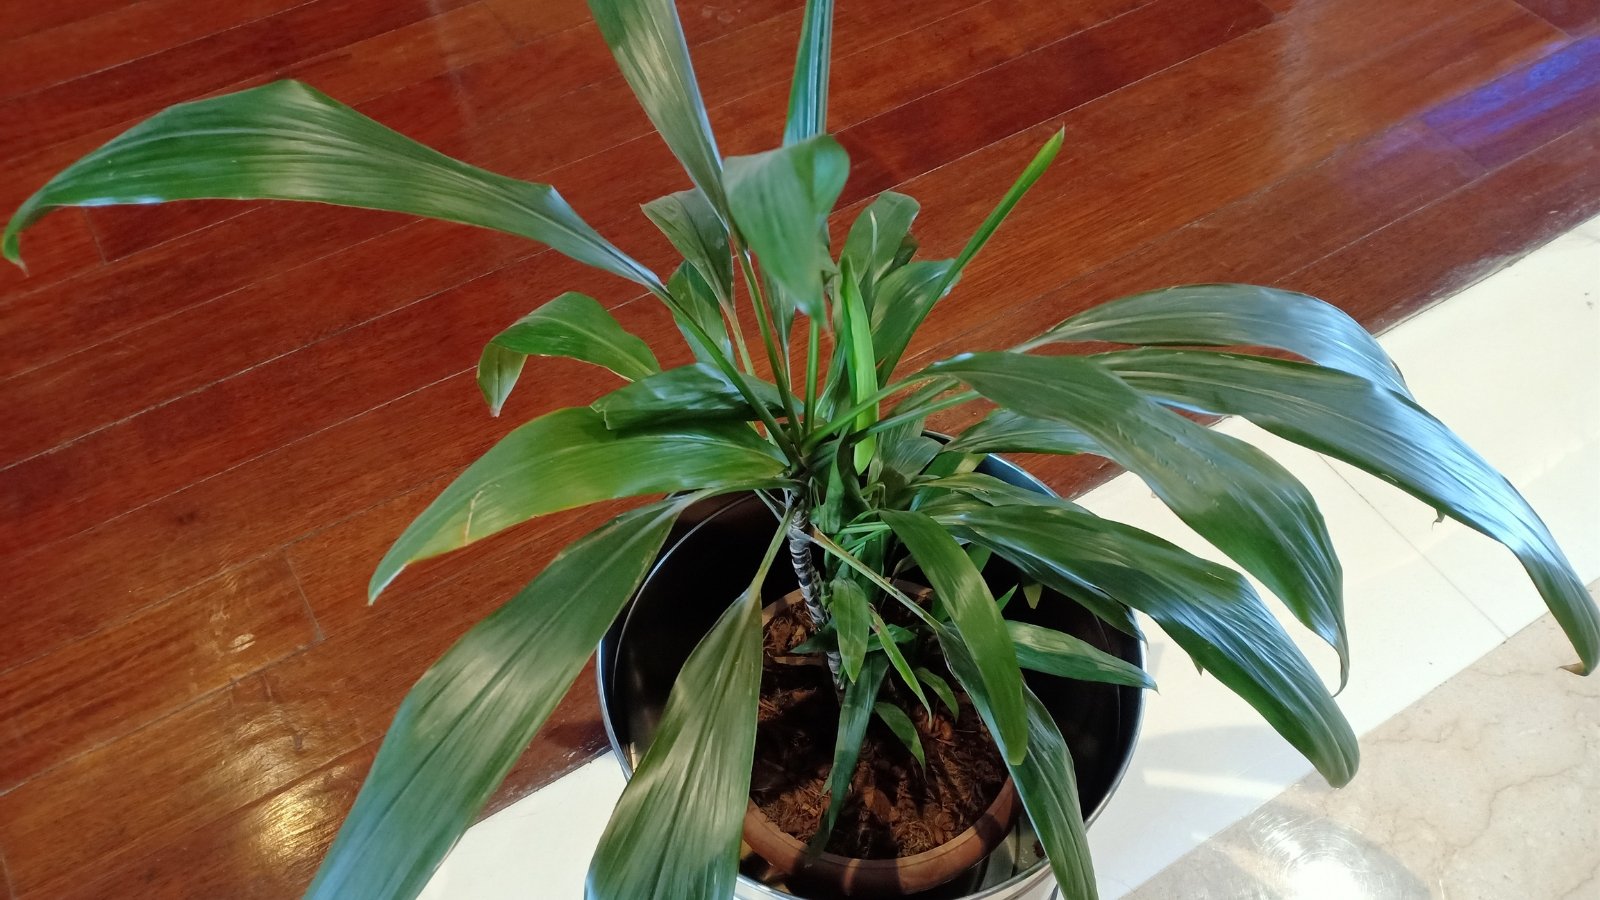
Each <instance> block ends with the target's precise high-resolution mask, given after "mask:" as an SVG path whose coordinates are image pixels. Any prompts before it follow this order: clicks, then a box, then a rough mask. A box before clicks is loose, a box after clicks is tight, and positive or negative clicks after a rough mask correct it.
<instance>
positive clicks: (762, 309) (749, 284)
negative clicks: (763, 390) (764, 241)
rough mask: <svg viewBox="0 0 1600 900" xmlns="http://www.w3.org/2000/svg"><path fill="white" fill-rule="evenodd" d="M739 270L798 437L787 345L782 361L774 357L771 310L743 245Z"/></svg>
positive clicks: (774, 376)
mask: <svg viewBox="0 0 1600 900" xmlns="http://www.w3.org/2000/svg"><path fill="white" fill-rule="evenodd" d="M738 249H739V269H740V271H741V272H743V273H744V282H745V287H746V289H747V290H749V292H750V305H751V307H752V308H754V309H755V312H756V324H757V325H758V326H759V327H760V329H761V341H762V343H763V344H765V345H766V348H767V362H768V364H769V365H771V366H772V380H773V381H775V382H777V385H778V394H779V396H781V397H782V398H783V409H784V413H785V414H786V415H787V416H788V417H789V425H790V427H791V428H793V429H795V434H796V435H798V434H799V428H800V417H799V416H798V415H796V413H795V408H794V394H793V392H792V391H791V390H790V386H789V385H790V382H789V355H788V349H789V345H788V342H787V340H785V342H784V345H783V350H784V353H783V358H782V359H781V360H780V359H779V356H778V341H777V336H776V332H775V331H774V330H773V327H774V326H773V316H772V310H771V308H770V307H769V306H768V305H767V295H766V293H765V292H763V291H762V290H761V281H760V279H758V278H757V277H756V272H755V267H754V266H753V265H752V264H751V262H750V251H749V250H747V249H746V248H745V247H744V246H743V245H740V246H739V248H738Z"/></svg>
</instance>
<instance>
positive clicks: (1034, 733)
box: [940, 634, 1099, 900]
mask: <svg viewBox="0 0 1600 900" xmlns="http://www.w3.org/2000/svg"><path fill="white" fill-rule="evenodd" d="M940 645H941V646H942V647H943V648H944V654H945V660H946V661H947V662H948V663H949V664H950V671H951V672H952V673H953V674H954V675H955V676H956V678H957V680H959V681H960V682H961V683H962V684H963V685H964V686H965V687H966V688H967V694H968V696H970V697H972V702H973V705H975V706H976V707H977V708H978V712H979V714H980V715H982V716H983V719H984V721H985V722H986V723H987V724H988V726H989V732H990V733H991V734H994V735H996V738H995V742H996V743H997V744H998V745H999V747H1000V753H1001V755H1002V756H1004V757H1006V759H1007V763H1006V766H1007V768H1008V769H1010V771H1011V780H1012V781H1013V783H1015V784H1016V786H1017V796H1018V797H1020V798H1022V807H1023V808H1024V809H1026V810H1027V811H1028V818H1029V820H1030V821H1032V822H1033V828H1034V831H1035V832H1036V833H1037V834H1038V835H1039V843H1040V844H1041V845H1043V847H1044V851H1045V857H1046V858H1047V859H1048V860H1049V861H1050V871H1051V872H1052V873H1053V874H1054V875H1055V877H1056V884H1057V885H1058V886H1059V887H1060V890H1061V896H1062V898H1063V900H1096V898H1097V897H1098V896H1099V894H1098V888H1097V887H1096V885H1095V879H1094V862H1093V860H1092V859H1091V857H1090V855H1089V835H1088V830H1087V827H1086V826H1085V825H1084V822H1083V808H1082V806H1081V804H1080V801H1079V799H1078V776H1077V773H1076V772H1074V771H1073V768H1072V754H1071V752H1070V751H1069V750H1068V749H1067V742H1066V739H1065V738H1063V737H1062V736H1061V729H1059V728H1057V727H1056V723H1055V720H1053V719H1051V718H1050V712H1049V710H1047V709H1045V707H1044V704H1043V703H1041V702H1039V698H1038V697H1035V696H1034V695H1033V692H1032V691H1030V690H1028V689H1027V688H1026V687H1024V688H1023V703H1024V709H1025V711H1026V713H1025V714H1026V716H1027V723H1028V732H1027V734H1028V752H1027V754H1026V755H1025V756H1024V758H1023V759H1022V760H1020V761H1019V762H1010V757H1011V753H1010V748H1009V747H1008V746H1007V745H1006V743H1005V741H1004V740H1003V739H1002V738H1000V737H999V736H998V735H999V731H998V729H996V728H995V712H994V706H993V704H992V703H991V702H990V699H989V697H988V695H986V694H985V693H984V692H983V684H982V681H983V679H982V678H981V677H980V676H979V674H978V668H977V662H976V660H974V659H973V656H974V651H973V650H972V649H971V648H969V647H968V646H966V645H965V644H964V643H963V642H962V641H961V639H960V637H959V636H957V635H950V634H946V635H942V636H941V641H940Z"/></svg>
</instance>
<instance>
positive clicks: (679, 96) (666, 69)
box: [589, 0, 728, 221]
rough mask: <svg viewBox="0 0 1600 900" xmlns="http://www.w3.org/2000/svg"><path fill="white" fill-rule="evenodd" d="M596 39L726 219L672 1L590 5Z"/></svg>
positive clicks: (718, 163) (592, 0)
mask: <svg viewBox="0 0 1600 900" xmlns="http://www.w3.org/2000/svg"><path fill="white" fill-rule="evenodd" d="M589 10H590V11H591V12H592V13H594V21H595V24H597V25H599V26H600V36H601V37H603V38H604V39H605V42H606V46H608V47H610V48H611V54H612V55H613V56H615V57H616V59H617V67H618V68H619V69H621V70H622V77H623V78H626V79H627V80H628V85H629V86H630V87H632V88H633V94H634V96H635V97H638V98H639V105H640V106H642V107H644V111H645V114H646V115H648V116H649V117H650V121H651V122H652V123H654V125H655V126H656V130H657V131H659V132H660V133H661V138H662V139H663V140H665V141H666V142H667V147H668V148H670V149H671V150H672V155H673V156H676V157H677V158H678V162H680V163H682V164H683V168H684V171H686V172H688V173H689V177H690V179H692V180H693V181H694V183H695V185H696V186H698V187H699V188H700V190H702V191H704V192H705V195H706V199H707V200H708V201H710V203H711V207H712V208H713V209H715V210H717V211H718V215H719V216H720V217H721V218H722V219H723V220H724V221H726V220H727V209H728V203H727V197H726V194H725V192H724V189H723V184H722V157H721V155H720V154H719V153H718V152H717V141H716V138H714V137H712V135H711V120H710V119H709V118H708V117H707V116H706V105H705V101H704V100H702V99H701V98H700V85H699V83H698V82H697V81H696V80H695V76H694V66H693V65H692V64H691V63H690V61H689V46H688V43H687V42H686V41H685V40H684V37H683V23H682V22H680V21H679V20H678V8H677V6H676V5H675V4H674V3H673V2H672V0H589Z"/></svg>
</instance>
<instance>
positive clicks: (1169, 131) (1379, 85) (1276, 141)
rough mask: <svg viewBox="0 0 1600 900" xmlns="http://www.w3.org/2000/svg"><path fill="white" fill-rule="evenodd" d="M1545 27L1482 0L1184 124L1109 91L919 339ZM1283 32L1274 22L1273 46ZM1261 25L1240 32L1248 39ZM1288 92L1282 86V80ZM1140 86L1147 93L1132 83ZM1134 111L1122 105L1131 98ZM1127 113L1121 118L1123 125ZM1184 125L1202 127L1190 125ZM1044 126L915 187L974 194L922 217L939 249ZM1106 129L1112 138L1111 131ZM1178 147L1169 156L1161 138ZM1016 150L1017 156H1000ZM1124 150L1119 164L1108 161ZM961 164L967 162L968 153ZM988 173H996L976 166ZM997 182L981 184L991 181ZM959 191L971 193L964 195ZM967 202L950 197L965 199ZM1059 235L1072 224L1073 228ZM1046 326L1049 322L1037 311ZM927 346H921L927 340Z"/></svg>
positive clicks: (1490, 70)
mask: <svg viewBox="0 0 1600 900" xmlns="http://www.w3.org/2000/svg"><path fill="white" fill-rule="evenodd" d="M1549 35H1550V29H1549V28H1548V26H1547V25H1545V24H1544V23H1542V22H1540V21H1538V20H1536V19H1535V18H1534V17H1532V16H1530V15H1527V14H1526V13H1525V12H1524V11H1522V10H1520V8H1518V7H1515V6H1510V5H1502V4H1493V5H1487V4H1486V5H1481V6H1479V7H1478V8H1476V9H1474V10H1468V11H1466V12H1464V13H1463V14H1462V15H1461V16H1460V18H1458V19H1455V20H1452V21H1451V22H1450V23H1447V24H1446V25H1441V26H1439V27H1437V28H1435V29H1433V30H1432V31H1429V32H1427V33H1426V34H1424V35H1422V36H1421V37H1419V38H1417V39H1414V40H1410V41H1405V42H1403V43H1401V44H1398V45H1396V46H1392V47H1390V48H1389V49H1387V50H1386V51H1384V52H1383V53H1382V54H1380V55H1378V56H1375V57H1373V58H1371V59H1370V60H1368V61H1366V62H1363V63H1361V64H1360V65H1357V66H1356V67H1354V68H1352V69H1350V70H1349V71H1348V72H1346V73H1345V74H1343V75H1334V76H1330V77H1326V78H1317V79H1305V80H1298V79H1296V80H1293V82H1292V87H1290V88H1282V87H1280V88H1275V89H1274V90H1272V91H1268V92H1266V93H1265V96H1264V98H1263V99H1264V100H1265V101H1266V103H1267V105H1266V106H1265V108H1264V109H1263V108H1253V107H1251V106H1244V107H1242V108H1239V109H1237V110H1234V109H1230V105H1231V104H1229V103H1228V102H1227V101H1226V99H1225V97H1219V99H1218V101H1217V102H1216V103H1214V104H1213V106H1214V107H1215V109H1216V118H1215V119H1214V120H1211V117H1199V119H1198V120H1195V119H1194V117H1190V118H1191V121H1190V122H1189V123H1188V124H1187V126H1185V125H1181V124H1178V123H1177V122H1175V121H1174V117H1179V116H1186V115H1187V113H1186V112H1184V111H1183V110H1184V104H1182V103H1177V104H1173V105H1172V106H1171V107H1169V109H1170V110H1171V111H1170V112H1167V113H1156V112H1154V111H1153V108H1152V107H1149V106H1146V105H1144V104H1142V103H1139V102H1138V100H1137V99H1136V97H1127V98H1121V99H1120V100H1119V99H1117V98H1106V100H1105V101H1101V102H1100V103H1098V104H1096V105H1094V106H1093V108H1085V109H1084V110H1083V112H1082V114H1081V116H1082V117H1081V119H1080V118H1078V117H1076V116H1074V117H1069V118H1068V121H1067V127H1068V134H1069V140H1068V144H1067V149H1066V150H1064V151H1063V154H1062V157H1061V158H1059V159H1058V160H1057V163H1056V167H1055V168H1054V171H1053V172H1052V173H1051V175H1049V176H1047V177H1046V178H1045V179H1043V180H1041V181H1040V183H1039V186H1038V188H1037V189H1036V190H1035V192H1034V194H1032V195H1030V196H1029V198H1028V200H1027V202H1025V203H1024V204H1022V205H1021V206H1020V207H1018V209H1017V210H1016V212H1015V213H1013V215H1012V216H1011V218H1010V219H1009V220H1008V221H1007V223H1006V225H1005V227H1004V228H1003V229H1002V230H1001V232H1000V233H999V236H998V237H997V238H996V240H995V241H993V242H992V243H991V245H990V248H989V249H987V250H985V252H984V254H983V255H982V256H980V257H979V258H978V259H977V260H976V261H975V262H974V263H973V265H972V266H971V267H970V268H969V269H968V271H967V273H966V275H965V276H964V278H963V281H962V284H961V285H960V286H959V287H958V288H957V290H956V294H955V295H953V296H952V300H953V301H957V300H958V297H959V300H958V302H949V303H945V304H941V305H940V307H938V308H935V309H934V311H933V313H932V314H931V315H930V316H929V318H928V321H927V323H926V324H925V325H924V328H923V332H924V333H923V334H922V335H920V336H919V340H920V341H938V340H940V339H941V337H942V336H943V335H944V334H946V333H948V331H947V329H950V328H956V329H959V328H960V327H961V325H960V322H959V321H957V322H955V323H954V324H947V323H950V322H951V320H952V319H960V320H976V321H986V320H988V319H992V318H999V317H1002V316H1005V315H1007V314H1008V313H1009V311H1010V310H1012V309H1014V308H1015V307H1017V306H1018V305H1020V304H1023V303H1027V302H1029V300H1031V299H1032V298H1033V297H1036V296H1039V295H1040V294H1043V293H1045V292H1047V291H1050V290H1053V289H1055V288H1059V287H1061V286H1062V285H1064V284H1067V283H1069V282H1070V281H1072V280H1073V279H1075V278H1077V277H1080V276H1082V275H1083V274H1084V273H1086V272H1089V271H1092V270H1093V269H1095V268H1098V267H1099V266H1101V265H1104V264H1106V263H1107V262H1109V261H1111V260H1113V259H1116V258H1117V257H1119V256H1121V255H1122V254H1125V253H1127V252H1129V251H1130V250H1131V249H1133V248H1135V247H1137V246H1139V245H1140V244H1142V243H1144V242H1146V241H1148V240H1151V239H1153V238H1155V237H1157V236H1159V235H1160V234H1161V233H1163V232H1165V231H1167V230H1170V229H1172V228H1176V227H1178V226H1180V225H1182V224H1184V223H1186V222H1188V221H1192V220H1193V219H1195V218H1197V217H1199V216H1201V215H1204V214H1205V213H1206V212H1208V211H1209V210H1213V209H1216V208H1217V207H1219V206H1222V205H1224V204H1227V203H1230V202H1232V201H1234V200H1236V199H1238V198H1241V197H1245V196H1248V195H1249V194H1251V193H1253V192H1255V191H1258V190H1260V189H1261V188H1263V187H1265V186H1267V185H1269V184H1271V183H1273V182H1274V181H1277V180H1278V179H1280V178H1282V177H1284V176H1286V175H1288V174H1289V173H1291V172H1293V171H1295V170H1297V169H1299V168H1302V167H1304V166H1307V165H1310V164H1313V163H1315V162H1316V161H1317V160H1318V159H1321V158H1324V157H1326V156H1327V155H1329V154H1330V153H1332V152H1334V151H1335V150H1337V149H1338V148H1339V147H1340V146H1342V145H1344V144H1346V143H1349V142H1352V141H1355V140H1359V139H1361V138H1362V137H1364V136H1366V135H1369V134H1373V133H1378V132H1381V131H1383V130H1386V129H1387V128H1389V127H1392V126H1393V125H1394V124H1396V123H1399V122H1401V121H1404V120H1405V119H1406V118H1408V117H1411V116H1415V115H1417V114H1418V113H1420V112H1423V111H1426V110H1427V109H1429V108H1431V107H1432V106H1434V105H1436V104H1438V103H1440V102H1443V101H1445V100H1448V99H1451V98H1453V97H1454V96H1456V95H1458V94H1460V93H1461V92H1463V91H1464V90H1466V89H1469V88H1471V87H1474V86H1476V85H1477V84H1479V83H1481V82H1482V81H1483V80H1485V79H1486V78H1487V77H1491V76H1492V75H1493V74H1495V73H1496V72H1497V71H1501V70H1504V69H1508V68H1511V67H1513V66H1514V65H1516V64H1517V63H1519V62H1522V61H1524V60H1525V59H1526V58H1528V57H1529V56H1531V55H1535V54H1537V53H1540V52H1542V51H1544V50H1546V49H1548V48H1549V47H1550V46H1551V45H1550V44H1549V41H1548V39H1549ZM1282 39H1283V35H1273V34H1265V35H1263V36H1262V37H1261V38H1260V41H1261V42H1262V45H1263V46H1265V47H1268V48H1270V47H1271V46H1273V43H1274V42H1276V41H1280V40H1282ZM1254 40H1256V38H1255V36H1251V37H1249V38H1245V39H1241V41H1239V42H1236V44H1237V45H1240V46H1245V47H1247V46H1248V44H1249V43H1250V42H1253V41H1254ZM1234 47H1235V45H1229V46H1228V47H1224V48H1221V49H1219V50H1218V51H1216V54H1215V55H1214V56H1212V55H1208V56H1207V57H1205V58H1202V59H1199V60H1196V61H1195V63H1194V64H1193V65H1192V66H1186V67H1182V68H1181V69H1178V70H1174V71H1173V72H1170V73H1165V74H1164V75H1163V76H1159V77H1158V78H1156V79H1151V80H1149V81H1147V82H1145V83H1143V84H1141V85H1139V86H1138V88H1139V89H1144V90H1150V91H1159V90H1161V89H1162V88H1163V87H1164V86H1165V85H1163V84H1162V82H1163V81H1164V80H1165V79H1167V78H1171V79H1174V80H1180V81H1181V82H1182V83H1183V84H1184V85H1192V84H1196V83H1198V84H1200V85H1204V84H1205V83H1206V82H1207V80H1208V76H1209V75H1210V74H1211V73H1215V72H1217V71H1219V70H1227V69H1230V68H1232V67H1233V66H1234V65H1236V64H1241V63H1240V60H1239V59H1238V58H1237V57H1235V56H1234V55H1233V54H1234V52H1235V51H1234ZM1279 90H1288V93H1287V95H1278V94H1277V91H1279ZM1134 93H1135V94H1136V95H1137V94H1138V93H1140V91H1138V90H1136V91H1135V92H1134ZM1122 102H1126V103H1128V104H1130V105H1131V106H1132V108H1133V109H1136V110H1138V114H1137V115H1134V116H1132V117H1131V118H1129V117H1127V110H1128V108H1129V107H1126V106H1119V104H1120V103H1122ZM1280 103H1281V104H1282V105H1283V106H1284V107H1285V108H1292V109H1295V110H1296V111H1297V119H1296V127H1295V129H1293V131H1292V133H1290V134H1284V133H1282V132H1281V130H1280V129H1278V128H1277V127H1276V122H1275V121H1274V120H1273V118H1272V113H1271V111H1272V110H1273V109H1276V108H1279V104H1280ZM1118 122H1120V123H1121V124H1120V125H1118V124H1115V123H1118ZM1186 129H1197V130H1195V131H1191V130H1186ZM1047 134H1048V130H1047V129H1046V128H1039V129H1035V130H1034V131H1033V132H1031V133H1024V134H1022V135H1019V136H1018V137H1017V138H1015V139H1011V140H1007V141H1000V142H996V143H995V144H994V145H992V146H991V147H989V148H985V150H983V151H982V152H980V153H976V154H974V155H973V157H972V162H973V167H972V169H970V170H965V171H962V170H961V169H958V168H957V167H951V169H950V171H949V172H936V173H934V174H933V175H932V176H930V177H929V178H928V179H926V182H927V183H926V184H925V185H923V184H918V183H915V182H914V183H913V184H912V185H911V186H910V188H911V192H912V193H913V194H923V193H930V194H943V195H946V196H949V195H953V194H966V192H968V191H971V190H973V189H975V188H984V187H986V188H989V190H988V191H987V192H986V193H987V196H986V197H977V198H974V200H973V202H972V204H971V207H970V211H962V212H961V213H959V215H961V216H962V217H964V218H965V220H966V222H967V223H972V224H966V225H964V226H963V227H960V228H957V229H956V230H955V231H953V232H951V231H948V230H946V229H948V228H949V227H950V225H951V224H952V223H960V222H961V220H960V219H957V218H953V217H952V218H942V219H940V220H937V221H930V222H929V223H928V224H927V225H925V226H923V227H922V229H921V233H922V235H924V236H925V242H926V245H927V246H928V247H929V248H930V251H929V252H930V253H938V252H940V249H941V248H946V247H950V248H953V247H958V246H959V245H960V242H961V241H964V240H965V235H966V228H970V227H973V225H974V224H975V223H976V222H977V221H979V220H980V219H981V217H982V215H984V214H985V213H986V212H987V209H988V208H989V207H990V206H991V205H992V204H993V202H994V199H993V198H994V197H996V196H998V195H999V193H1000V191H1001V190H1003V189H1004V187H1003V184H996V183H995V182H998V181H1000V180H1001V178H997V177H996V176H995V175H994V174H992V173H995V172H999V173H1002V174H1001V177H1003V178H1005V179H1006V180H1009V178H1010V177H1011V176H1010V175H1009V174H1006V173H1011V172H1016V171H1017V170H1019V169H1020V168H1021V166H1022V164H1023V162H1024V161H1025V160H1026V159H1027V158H1028V156H1029V155H1031V153H1032V151H1033V149H1034V148H1035V147H1037V146H1038V145H1039V144H1040V143H1042V142H1043V140H1044V139H1045V137H1046V135H1047ZM1102 141H1104V142H1102ZM1170 146H1182V147H1183V148H1184V151H1185V152H1184V153H1183V154H1181V155H1180V156H1179V157H1177V158H1173V157H1172V155H1171V154H1170V153H1167V152H1166V148H1167V147H1170ZM1001 159H1007V160H1009V164H1006V163H1002V162H1000V161H999V160H1001ZM1106 159H1115V160H1117V161H1118V162H1117V166H1116V167H1115V168H1109V167H1107V166H1106V165H1105V164H1104V162H1101V161H1102V160H1106ZM964 162H965V161H964ZM981 172H988V173H991V174H987V175H985V174H979V173H981ZM986 181H987V182H988V183H987V184H985V183H984V182H986ZM963 199H964V198H963ZM961 205H962V204H961V203H960V202H959V201H958V202H957V203H955V204H954V206H955V207H956V208H957V209H960V207H961ZM1063 236H1070V237H1068V238H1064V237H1063ZM1038 324H1039V327H1041V328H1042V327H1045V326H1046V325H1047V324H1048V323H1042V322H1041V323H1038ZM924 346H925V345H924Z"/></svg>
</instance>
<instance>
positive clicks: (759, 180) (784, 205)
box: [728, 134, 850, 319]
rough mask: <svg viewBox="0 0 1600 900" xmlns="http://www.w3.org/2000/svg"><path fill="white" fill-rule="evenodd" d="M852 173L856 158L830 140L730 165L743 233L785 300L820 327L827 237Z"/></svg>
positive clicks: (828, 264)
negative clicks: (833, 212)
mask: <svg viewBox="0 0 1600 900" xmlns="http://www.w3.org/2000/svg"><path fill="white" fill-rule="evenodd" d="M849 172H850V156H849V154H847V153H845V151H844V148H843V147H841V146H839V142H838V141H836V140H834V139H833V138H831V137H829V136H828V135H825V134H824V135H818V136H816V137H814V138H811V139H809V140H806V141H802V142H800V143H798V144H791V145H790V146H787V147H780V148H778V149H777V150H769V151H767V152H766V153H757V154H754V155H751V156H735V157H731V158H729V160H728V202H729V204H731V206H732V209H733V219H734V222H736V223H737V224H738V226H739V233H740V234H742V235H743V236H744V239H745V241H746V242H747V243H748V244H749V245H750V249H752V250H754V251H755V253H756V256H757V257H758V258H759V259H760V262H761V267H762V271H763V272H764V273H765V274H766V276H767V277H768V278H770V279H771V280H772V282H773V283H774V285H775V286H776V287H777V289H778V292H779V294H780V295H781V296H780V298H779V299H781V300H783V301H784V302H785V303H792V304H794V305H796V306H798V307H799V308H800V309H801V310H803V311H804V312H805V314H806V315H808V316H811V317H812V318H814V319H820V318H821V317H822V276H823V273H824V271H825V270H828V269H830V268H831V267H832V265H833V263H832V260H830V259H829V257H828V248H827V245H826V243H825V238H826V232H825V231H824V230H823V229H824V226H825V225H826V224H827V219H828V212H829V211H830V210H832V209H833V203H834V201H835V200H837V199H839V192H840V191H842V190H843V189H844V181H845V177H846V176H847V175H848V174H849ZM780 313H781V311H780ZM781 317H782V316H780V318H781Z"/></svg>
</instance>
